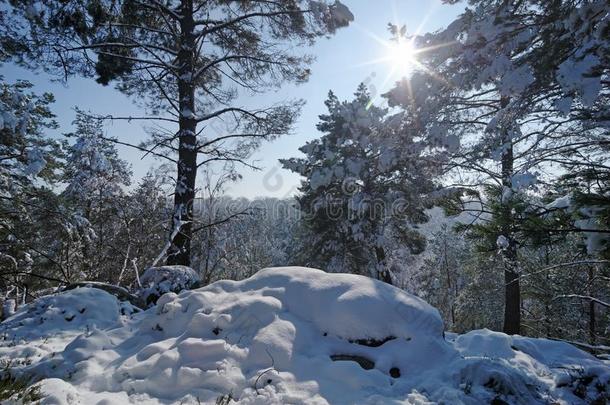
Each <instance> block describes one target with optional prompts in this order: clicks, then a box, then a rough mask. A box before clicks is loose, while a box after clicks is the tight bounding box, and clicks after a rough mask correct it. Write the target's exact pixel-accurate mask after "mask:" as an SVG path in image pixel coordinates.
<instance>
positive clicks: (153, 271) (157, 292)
mask: <svg viewBox="0 0 610 405" xmlns="http://www.w3.org/2000/svg"><path fill="white" fill-rule="evenodd" d="M199 281H200V279H199V275H198V274H197V273H196V272H195V270H193V269H191V268H190V267H187V266H161V267H150V268H148V269H147V270H146V271H145V272H144V274H143V275H142V277H140V284H141V285H142V289H141V290H140V291H139V293H138V295H139V296H140V298H142V299H143V300H144V302H146V303H149V302H151V301H156V299H157V298H158V297H160V296H161V295H163V294H165V293H167V292H179V291H182V290H185V289H189V288H193V287H195V286H197V285H198V284H199Z"/></svg>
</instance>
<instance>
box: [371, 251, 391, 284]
mask: <svg viewBox="0 0 610 405" xmlns="http://www.w3.org/2000/svg"><path fill="white" fill-rule="evenodd" d="M375 256H376V257H377V279H379V280H381V281H383V282H384V283H388V284H390V285H392V275H391V274H390V271H389V270H388V268H387V265H386V255H385V250H384V249H383V248H382V247H379V246H377V247H375Z"/></svg>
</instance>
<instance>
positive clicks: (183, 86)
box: [167, 0, 197, 266]
mask: <svg viewBox="0 0 610 405" xmlns="http://www.w3.org/2000/svg"><path fill="white" fill-rule="evenodd" d="M181 4H182V6H181V11H180V13H181V15H182V19H181V20H180V44H181V46H180V51H179V53H178V57H177V64H178V66H180V70H179V73H180V74H179V78H178V97H179V104H178V105H179V108H180V119H179V132H178V137H179V146H178V175H177V181H176V193H175V194H174V215H173V217H172V227H171V229H172V231H171V232H172V233H171V237H172V246H171V248H170V251H169V254H168V256H167V263H168V264H181V265H185V266H189V265H190V264H191V238H192V235H193V223H192V221H193V203H194V200H195V179H196V176H197V150H196V147H197V137H196V131H197V120H196V117H195V90H194V85H193V82H192V78H193V75H194V72H195V66H194V61H195V55H194V53H195V34H194V32H193V31H194V27H195V24H194V21H193V1H192V0H182V3H181Z"/></svg>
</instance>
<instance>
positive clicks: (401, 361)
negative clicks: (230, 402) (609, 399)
mask: <svg viewBox="0 0 610 405" xmlns="http://www.w3.org/2000/svg"><path fill="white" fill-rule="evenodd" d="M0 333H1V334H2V336H3V341H2V342H0V357H1V358H2V359H3V360H5V361H6V360H8V359H10V360H12V367H11V370H12V372H13V373H20V374H23V375H32V376H35V377H36V378H38V379H42V381H41V382H40V383H39V384H40V386H41V391H42V393H43V395H46V398H45V399H44V400H43V402H42V403H43V404H100V405H102V404H122V403H148V404H169V403H182V404H189V403H190V404H197V403H212V404H213V403H216V401H217V400H218V398H221V397H223V396H224V397H225V399H228V398H229V397H230V398H233V399H234V400H239V403H240V404H242V403H243V404H273V403H277V404H287V403H290V404H299V403H307V404H326V403H331V404H355V403H357V404H403V403H404V404H425V403H438V402H444V403H452V404H453V403H467V404H475V403H489V402H490V401H492V400H494V399H496V401H498V400H499V399H502V400H504V401H507V402H509V403H523V404H525V403H553V402H554V403H566V404H568V403H570V404H577V403H588V402H589V401H591V400H593V399H595V398H597V397H598V396H599V395H603V390H608V389H610V386H609V385H608V380H609V378H610V369H609V367H608V364H606V363H604V362H602V361H600V360H597V359H596V358H594V357H593V356H591V355H589V354H587V353H585V352H582V351H580V350H578V349H576V348H575V347H574V346H571V345H569V344H567V343H562V342H556V341H550V340H545V339H532V338H524V337H510V336H507V335H504V334H502V333H498V332H492V331H488V330H479V331H473V332H470V333H467V334H465V335H459V336H458V335H454V334H449V333H447V334H446V335H444V334H443V324H442V321H441V319H440V316H439V314H438V312H437V311H436V309H434V308H432V307H431V306H430V305H428V304H427V303H425V302H424V301H422V300H421V299H419V298H417V297H414V296H412V295H409V294H407V293H405V292H404V291H402V290H399V289H397V288H394V287H392V286H389V285H387V284H384V283H381V282H378V281H376V280H372V279H370V278H366V277H362V276H355V275H347V274H327V273H325V272H322V271H320V270H314V269H306V268H298V267H286V268H272V269H264V270H261V271H259V272H258V273H257V274H255V275H254V276H253V277H251V278H249V279H246V280H243V281H238V282H235V281H220V282H217V283H214V284H211V285H209V286H207V287H204V288H200V289H197V290H192V291H184V292H182V293H181V294H179V295H176V294H174V293H167V294H165V295H163V296H161V298H160V299H159V301H158V302H157V305H156V306H155V307H153V308H151V309H149V310H147V311H144V312H139V313H138V312H133V313H132V308H131V307H130V306H129V305H128V304H124V303H120V302H118V301H117V299H116V298H115V297H114V296H112V295H110V294H108V293H106V292H104V291H101V290H96V289H92V288H78V289H75V290H71V291H67V292H64V293H61V294H60V295H56V296H49V297H43V298H41V299H39V300H38V301H36V302H35V303H32V304H30V305H28V306H26V307H24V308H21V309H20V310H18V311H17V313H16V314H15V315H14V316H12V317H11V318H9V319H8V320H6V321H5V322H3V323H2V324H0ZM331 357H332V358H331ZM333 358H334V359H335V360H339V361H333ZM340 359H342V360H340ZM346 359H359V360H360V361H361V362H362V364H363V365H364V366H365V367H366V368H370V367H371V366H372V368H371V369H369V370H365V369H364V368H363V367H361V366H360V365H359V364H358V363H357V362H355V361H350V360H346ZM498 403H499V402H498Z"/></svg>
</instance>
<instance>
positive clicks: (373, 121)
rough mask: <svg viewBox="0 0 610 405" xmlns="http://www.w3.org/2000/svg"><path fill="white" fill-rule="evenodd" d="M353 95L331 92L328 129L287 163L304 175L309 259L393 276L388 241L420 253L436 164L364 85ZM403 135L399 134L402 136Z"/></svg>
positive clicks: (323, 120)
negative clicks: (422, 155) (343, 96)
mask: <svg viewBox="0 0 610 405" xmlns="http://www.w3.org/2000/svg"><path fill="white" fill-rule="evenodd" d="M354 96H355V97H354V100H353V101H351V102H340V101H339V100H338V99H337V97H336V96H335V95H334V94H333V93H332V92H330V93H329V96H328V99H327V100H326V102H325V104H326V107H327V108H328V114H325V115H322V116H320V123H319V124H318V126H317V128H318V130H320V131H321V132H323V133H324V135H323V136H322V137H321V138H320V139H317V140H314V141H311V142H308V143H307V144H306V145H305V146H303V147H301V148H300V150H301V151H302V152H303V153H305V155H306V157H305V158H293V159H289V160H284V161H282V163H283V164H284V166H285V167H286V168H288V169H290V170H292V171H294V172H296V173H299V174H300V175H302V176H303V177H305V179H304V180H303V182H302V185H301V188H300V192H301V193H302V195H301V196H300V197H299V198H298V202H299V204H300V209H301V210H302V211H303V214H304V220H305V223H306V225H307V228H308V230H309V232H310V234H311V238H312V241H311V244H310V246H311V251H310V253H309V255H308V256H309V257H311V258H314V260H315V262H314V263H312V264H315V265H318V266H321V267H322V268H326V269H328V270H330V271H348V272H354V273H359V274H365V275H369V276H371V277H374V278H378V279H382V280H384V281H386V282H389V283H391V282H392V271H391V268H390V267H391V266H390V264H391V257H390V252H389V251H388V247H389V246H391V245H392V243H395V244H396V245H397V246H396V251H400V250H404V249H405V248H406V249H408V251H409V252H410V253H420V252H421V251H422V250H423V248H424V244H425V239H424V238H423V237H422V235H420V234H419V232H418V231H417V229H416V227H417V224H420V223H423V222H425V221H426V220H427V216H426V214H425V213H424V209H425V207H426V205H425V204H424V201H423V197H424V196H425V195H427V194H429V193H430V192H431V191H432V190H434V183H433V179H434V174H435V171H434V167H435V165H432V166H431V165H429V164H427V163H426V162H425V161H424V160H423V159H418V158H419V155H418V153H419V152H421V150H422V149H423V146H422V145H421V144H419V143H418V142H417V141H416V140H415V139H413V138H409V131H408V128H407V127H408V123H406V122H404V121H402V120H399V119H396V117H390V118H387V119H386V115H387V110H385V109H383V108H379V107H376V106H374V105H373V103H372V100H371V97H370V95H369V93H368V91H367V89H366V87H365V86H364V85H360V86H359V87H358V89H357V91H356V93H355V95H354ZM398 134H399V135H400V136H399V135H398Z"/></svg>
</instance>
